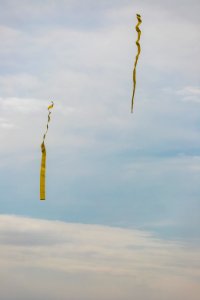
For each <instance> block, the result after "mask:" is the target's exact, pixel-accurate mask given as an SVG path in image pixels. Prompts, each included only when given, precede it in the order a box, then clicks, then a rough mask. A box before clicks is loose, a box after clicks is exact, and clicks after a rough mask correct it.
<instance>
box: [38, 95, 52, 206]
mask: <svg viewBox="0 0 200 300" xmlns="http://www.w3.org/2000/svg"><path fill="white" fill-rule="evenodd" d="M53 106H54V103H53V101H52V104H51V105H49V106H48V111H49V113H48V121H47V129H46V132H45V134H44V135H43V141H42V144H41V151H42V160H41V168H40V200H45V198H46V195H45V183H46V148H45V143H44V141H45V138H46V134H47V131H48V129H49V122H50V120H51V118H50V116H51V109H52V108H53Z"/></svg>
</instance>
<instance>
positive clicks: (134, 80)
mask: <svg viewBox="0 0 200 300" xmlns="http://www.w3.org/2000/svg"><path fill="white" fill-rule="evenodd" d="M136 16H137V20H138V23H137V25H136V27H135V29H136V31H137V33H138V38H137V41H136V45H137V48H138V52H137V55H136V57H135V63H134V69H133V95H132V102H131V112H132V113H133V104H134V96H135V89H136V66H137V62H138V58H139V55H140V52H141V47H140V36H141V30H140V28H139V26H140V24H141V23H142V19H141V16H140V15H139V14H137V15H136Z"/></svg>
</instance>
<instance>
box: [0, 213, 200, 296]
mask: <svg viewBox="0 0 200 300" xmlns="http://www.w3.org/2000/svg"><path fill="white" fill-rule="evenodd" d="M0 243H1V248H0V278H1V281H0V286H1V292H2V294H1V295H2V297H3V298H4V299H9V300H11V299H13V300H14V299H18V298H19V297H21V299H25V298H26V297H28V298H29V299H32V298H31V294H32V293H33V291H34V299H35V298H37V299H41V298H42V296H44V294H45V297H46V298H48V299H58V297H59V299H66V295H69V294H68V293H70V296H71V297H72V299H91V298H92V297H94V296H95V299H120V300H122V299H127V300H128V299H130V298H131V297H132V295H133V294H134V293H136V295H137V297H139V298H140V299H142V300H143V299H144V300H145V299H146V297H147V294H148V299H152V300H153V299H161V298H162V299H168V298H167V296H166V294H167V295H168V296H170V299H173V300H175V299H176V300H179V299H182V300H186V299H188V298H187V297H188V294H189V293H191V295H190V299H191V300H196V299H198V293H199V292H200V290H199V285H198V284H197V283H198V281H199V280H200V272H199V258H200V257H199V251H198V250H199V249H193V248H192V247H189V245H188V246H184V245H182V244H177V243H175V242H170V241H163V240H159V239H157V238H155V237H154V236H153V235H152V234H149V233H148V232H142V231H138V230H128V229H121V228H111V227H106V226H98V225H89V224H88V225H84V224H70V223H63V222H58V221H45V220H35V219H29V218H24V217H17V216H9V215H1V216H0ZM22 278H23V280H22ZM39 282H40V283H39ZM118 284H119V286H118ZM11 286H14V289H15V291H14V294H15V296H14V295H13V292H12V291H13V289H10V288H9V287H11ZM35 286H37V289H35ZM83 286H85V288H83ZM102 286H103V287H104V288H103V289H102ZM114 286H115V288H114ZM113 288H114V289H113Z"/></svg>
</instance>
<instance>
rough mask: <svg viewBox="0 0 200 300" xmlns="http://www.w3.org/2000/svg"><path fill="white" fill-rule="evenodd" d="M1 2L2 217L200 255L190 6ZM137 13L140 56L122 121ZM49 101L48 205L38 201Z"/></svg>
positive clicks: (198, 132)
mask: <svg viewBox="0 0 200 300" xmlns="http://www.w3.org/2000/svg"><path fill="white" fill-rule="evenodd" d="M0 4H1V11H0V20H1V21H0V38H1V49H0V144H1V148H0V157H1V160H0V178H1V180H0V191H1V192H0V199H1V205H0V214H1V215H2V218H3V217H4V215H6V218H8V220H10V222H13V223H15V221H16V220H18V218H19V220H20V218H22V219H21V222H25V221H24V218H23V217H20V216H24V217H26V218H29V222H30V227H31V224H33V223H34V222H36V221H35V219H37V220H38V222H42V221H39V219H40V220H51V221H52V222H54V221H55V220H57V221H63V222H65V223H62V224H65V225H63V226H67V225H66V224H69V226H73V225H72V223H73V224H74V226H76V224H79V225H80V224H82V226H83V233H84V232H85V231H84V230H85V227H84V226H86V225H84V224H89V225H88V226H91V227H90V228H91V230H93V229H92V228H93V227H92V226H96V225H98V226H102V228H103V229H105V228H110V230H112V229H113V230H114V228H121V229H120V230H122V229H123V230H133V234H134V230H140V231H141V234H142V232H146V233H149V234H151V235H153V239H154V238H156V239H161V240H160V243H165V242H167V241H168V242H170V241H173V242H174V243H176V242H177V243H183V244H184V245H185V247H188V245H193V247H199V234H200V221H199V220H200V213H199V212H200V201H199V199H200V188H199V179H200V150H199V149H200V140H199V136H200V126H199V119H200V118H199V107H200V82H199V69H200V63H199V49H200V42H199V29H200V23H199V14H198V12H199V8H200V7H199V6H200V4H199V1H195V0H192V1H179V0H178V1H176V2H174V1H167V3H165V2H164V1H160V0H159V1H151V3H149V1H146V0H141V1H129V0H127V1H118V0H115V1H114V0H109V1H104V0H103V1H95V2H94V1H90V0H86V1H84V2H83V1H80V0H74V1H70V0H65V1H64V0H59V1H51V0H49V1H39V0H37V1H33V0H27V1H22V0H21V1H15V2H13V1H9V0H7V1H2V0H1V1H0ZM136 13H140V14H141V15H142V19H143V23H142V25H141V30H142V36H141V48H142V52H141V56H140V58H139V63H138V67H137V89H136V95H135V106H134V113H133V114H131V113H130V107H131V94H132V81H131V80H132V68H133V63H134V59H135V55H136V46H135V40H136V37H137V36H136V32H135V28H134V27H135V24H136V17H135V14H136ZM51 100H54V103H55V107H54V110H53V112H52V119H51V123H50V130H49V132H48V136H47V141H46V147H47V199H46V201H45V202H40V201H39V170H40V159H41V153H40V143H41V139H42V135H43V132H44V129H45V125H46V119H47V109H46V108H47V106H48V104H49V103H50V101H51ZM12 216H13V217H12ZM10 218H11V219H10ZM12 218H13V219H12ZM15 218H17V219H15ZM25 220H28V219H25ZM17 222H18V221H17ZM19 222H20V221H19ZM48 224H50V223H48ZM51 224H53V223H51ZM52 226H53V225H52ZM105 226H106V227H105ZM41 228H42V225H41ZM94 228H95V227H94ZM103 229H102V230H103ZM105 231H106V230H105ZM36 235H37V233H36ZM54 235H55V233H52V236H54ZM97 236H98V233H97ZM120 236H121V235H120ZM148 241H149V240H148ZM148 241H147V244H148ZM164 241H165V242H164ZM4 242H5V241H4V240H2V244H3V247H4V246H5V245H4ZM6 243H7V242H6ZM24 243H25V244H26V237H24ZM11 244H12V243H11ZM147 244H145V245H147ZM163 245H165V244H163ZM181 245H182V244H181ZM12 247H14V248H15V245H14V244H13V245H12ZM12 247H11V248H12ZM98 247H100V248H101V246H99V245H98ZM108 247H109V246H108ZM163 247H164V246H163ZM174 247H175V248H176V249H180V248H179V247H180V244H178V245H177V244H175V245H174ZM14 248H12V249H14ZM125 248H126V247H125ZM155 248H156V246H155ZM197 249H198V248H194V249H193V251H197ZM178 251H179V250H177V253H178ZM169 252H170V250H169ZM198 259H199V258H198ZM31 276H32V275H31ZM77 276H78V275H77ZM198 280H199V277H198ZM147 281H148V280H147ZM96 282H98V280H97V281H96ZM97 285H98V284H97ZM124 289H125V286H124ZM164 290H165V288H164ZM198 291H199V290H198ZM90 292H91V291H87V293H86V294H85V295H86V296H85V297H86V298H87V297H89V295H90V296H91V295H92V294H91V293H90ZM72 294H73V293H72ZM147 294H148V292H147ZM183 294H184V293H183ZM175 295H176V296H175ZM180 295H182V294H180ZM40 296H41V295H40ZM40 296H39V295H38V298H37V299H40V298H39V297H40ZM115 296H116V295H115ZM5 297H6V294H5ZM7 297H8V299H13V298H12V295H10V296H7ZM9 297H10V298H9ZM24 297H27V295H26V296H24ZM41 297H42V296H41ZM60 297H61V296H60ZM71 297H72V295H71ZM121 297H122V298H123V296H121ZM128 297H129V295H128V294H127V299H129V298H128ZM138 297H139V296H138ZM140 297H141V299H142V300H143V299H146V298H145V295H143V296H142V294H141V296H140ZM178 297H179V296H177V294H176V293H175V292H174V294H173V293H172V295H171V299H179V298H178ZM182 297H184V295H182ZM195 297H196V294H195V293H194V295H193V298H191V299H192V300H193V299H197V298H195ZM72 298H73V297H72ZM103 298H104V299H107V298H106V296H105V297H103ZM122 298H119V299H122ZM6 299H7V298H6ZM14 299H16V298H14ZM20 299H22V298H20ZM52 299H53V298H52ZM61 299H62V298H61ZM74 299H77V300H78V299H79V298H78V295H77V296H74ZM87 299H89V298H87ZM108 299H112V297H111V295H110V296H109V297H108ZM123 299H126V298H123ZM152 299H155V295H154V294H152ZM159 299H161V298H159ZM163 299H164V298H163ZM180 299H183V298H181V296H180ZM187 299H188V298H187Z"/></svg>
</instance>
